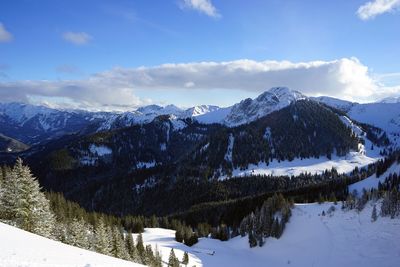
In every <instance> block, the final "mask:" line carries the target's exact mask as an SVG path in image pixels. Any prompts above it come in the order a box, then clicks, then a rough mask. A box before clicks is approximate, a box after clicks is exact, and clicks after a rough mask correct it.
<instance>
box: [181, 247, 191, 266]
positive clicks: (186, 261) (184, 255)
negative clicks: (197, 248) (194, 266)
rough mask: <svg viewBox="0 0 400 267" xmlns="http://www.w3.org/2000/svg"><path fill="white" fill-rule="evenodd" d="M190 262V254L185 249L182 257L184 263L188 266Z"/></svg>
mask: <svg viewBox="0 0 400 267" xmlns="http://www.w3.org/2000/svg"><path fill="white" fill-rule="evenodd" d="M188 263H189V254H188V253H187V252H186V251H185V253H184V254H183V258H182V264H183V265H185V266H187V265H188Z"/></svg>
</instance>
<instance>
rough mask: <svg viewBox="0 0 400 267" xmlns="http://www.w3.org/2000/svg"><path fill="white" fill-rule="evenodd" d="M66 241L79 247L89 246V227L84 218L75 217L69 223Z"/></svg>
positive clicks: (85, 247)
mask: <svg viewBox="0 0 400 267" xmlns="http://www.w3.org/2000/svg"><path fill="white" fill-rule="evenodd" d="M66 243H67V244H69V245H71V246H76V247H79V248H84V249H88V248H89V240H88V236H87V229H86V225H85V222H84V221H83V219H82V218H81V219H77V218H74V219H73V220H72V222H71V223H69V224H68V228H67V237H66Z"/></svg>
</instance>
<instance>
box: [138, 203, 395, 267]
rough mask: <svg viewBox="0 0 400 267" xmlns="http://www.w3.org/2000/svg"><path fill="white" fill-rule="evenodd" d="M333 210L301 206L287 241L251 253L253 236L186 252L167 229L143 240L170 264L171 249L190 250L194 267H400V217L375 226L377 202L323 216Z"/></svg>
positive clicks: (273, 242) (202, 244)
mask: <svg viewBox="0 0 400 267" xmlns="http://www.w3.org/2000/svg"><path fill="white" fill-rule="evenodd" d="M332 205H333V204H332V203H324V204H316V203H314V204H297V205H296V206H295V208H294V209H293V215H292V217H291V219H290V222H289V223H288V224H287V227H286V229H285V232H284V233H283V236H282V237H281V238H280V239H279V240H277V239H275V238H269V239H267V240H266V244H265V245H264V246H263V247H261V248H260V247H256V248H252V249H250V248H249V246H248V240H247V237H243V238H242V237H236V238H233V239H231V240H229V241H226V242H222V241H219V240H214V239H207V238H201V239H200V241H199V243H197V244H196V245H194V246H193V247H186V246H185V245H182V244H180V243H177V242H176V241H174V231H170V230H165V229H146V232H145V233H144V234H143V238H144V241H145V243H148V244H152V245H153V246H155V245H156V244H157V246H158V248H159V249H160V250H161V251H162V253H163V259H164V260H166V259H167V258H168V255H169V251H170V249H171V248H174V250H175V253H176V254H177V256H178V258H181V257H182V255H183V251H187V252H188V253H189V256H190V264H189V265H188V266H193V265H196V266H210V267H217V266H230V267H235V266H237V267H239V266H240V267H242V266H252V267H258V266H259V267H262V266H274V267H280V266H285V267H287V266H296V267H303V266H304V267H305V266H307V267H309V266H315V267H317V266H324V267H330V266H332V267H333V266H341V267H347V266H352V267H355V266H362V267H368V266H371V267H375V266H382V267H383V266H384V267H391V266H393V267H395V266H399V259H400V241H399V239H400V219H399V218H396V219H390V218H382V217H379V218H378V220H377V221H376V222H371V213H372V204H371V203H368V204H367V206H366V207H365V209H364V210H363V211H362V212H361V213H357V212H356V211H355V210H351V211H342V210H341V205H340V204H338V205H336V211H334V212H333V213H332V215H326V216H321V213H322V211H325V213H326V212H327V210H328V209H329V207H331V206H332ZM177 251H178V252H177Z"/></svg>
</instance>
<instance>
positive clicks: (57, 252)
mask: <svg viewBox="0 0 400 267" xmlns="http://www.w3.org/2000/svg"><path fill="white" fill-rule="evenodd" d="M0 266H1V267H135V266H136V267H139V266H143V265H140V264H135V263H132V262H128V261H124V260H120V259H117V258H113V257H109V256H106V255H102V254H98V253H95V252H92V251H88V250H84V249H80V248H77V247H73V246H69V245H65V244H63V243H60V242H57V241H53V240H50V239H47V238H44V237H41V236H38V235H35V234H32V233H29V232H26V231H23V230H20V229H18V228H15V227H12V226H9V225H6V224H3V223H0Z"/></svg>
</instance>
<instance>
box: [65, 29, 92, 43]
mask: <svg viewBox="0 0 400 267" xmlns="http://www.w3.org/2000/svg"><path fill="white" fill-rule="evenodd" d="M62 37H63V39H64V40H65V41H67V42H70V43H73V44H76V45H84V44H87V43H89V42H90V40H92V36H90V35H89V34H87V33H85V32H65V33H63V35H62Z"/></svg>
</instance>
